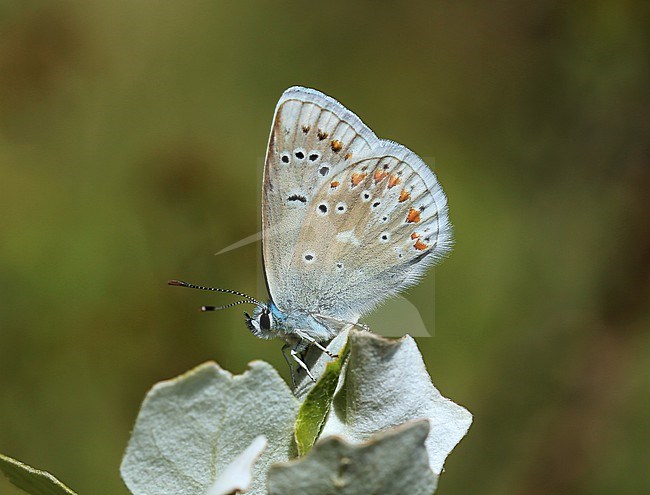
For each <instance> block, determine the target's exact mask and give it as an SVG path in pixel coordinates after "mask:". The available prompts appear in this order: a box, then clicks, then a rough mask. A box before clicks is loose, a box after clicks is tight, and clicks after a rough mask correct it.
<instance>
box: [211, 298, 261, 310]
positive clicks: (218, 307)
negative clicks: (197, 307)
mask: <svg viewBox="0 0 650 495" xmlns="http://www.w3.org/2000/svg"><path fill="white" fill-rule="evenodd" d="M240 304H251V301H249V300H248V299H244V300H242V301H235V302H234V303H230V304H224V305H223V306H201V311H204V312H205V311H220V310H222V309H228V308H232V307H233V306H239V305H240Z"/></svg>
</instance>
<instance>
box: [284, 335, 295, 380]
mask: <svg viewBox="0 0 650 495" xmlns="http://www.w3.org/2000/svg"><path fill="white" fill-rule="evenodd" d="M289 347H291V346H290V345H289V344H284V345H283V346H282V357H283V358H284V360H285V361H286V362H287V364H288V365H289V373H291V382H292V383H293V388H296V375H295V373H294V372H293V363H292V362H291V359H289V356H287V353H286V352H285V351H286V350H287V349H288V348H289Z"/></svg>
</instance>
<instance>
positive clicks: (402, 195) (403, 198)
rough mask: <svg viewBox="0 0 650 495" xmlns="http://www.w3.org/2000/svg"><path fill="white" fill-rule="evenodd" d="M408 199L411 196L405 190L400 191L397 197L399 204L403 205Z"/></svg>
mask: <svg viewBox="0 0 650 495" xmlns="http://www.w3.org/2000/svg"><path fill="white" fill-rule="evenodd" d="M410 197H411V194H410V193H409V192H408V191H407V190H406V189H402V192H401V193H400V195H399V202H400V203H403V202H404V201H406V200H407V199H409V198H410Z"/></svg>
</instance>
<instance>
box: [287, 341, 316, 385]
mask: <svg viewBox="0 0 650 495" xmlns="http://www.w3.org/2000/svg"><path fill="white" fill-rule="evenodd" d="M299 346H300V343H298V344H296V345H295V346H294V347H293V348H292V349H291V357H292V358H293V360H294V361H295V362H296V363H298V365H299V366H300V367H301V368H302V369H304V370H305V373H307V376H308V377H309V378H311V380H312V381H313V382H315V381H316V378H314V375H312V374H311V371H309V368H308V367H307V365H306V364H305V362H304V361H303V360H302V359H300V351H299V350H298V349H300V347H299Z"/></svg>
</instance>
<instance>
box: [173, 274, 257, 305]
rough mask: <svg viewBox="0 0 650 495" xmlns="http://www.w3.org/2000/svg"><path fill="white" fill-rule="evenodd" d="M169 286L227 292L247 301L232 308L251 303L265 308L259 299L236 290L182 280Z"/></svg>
mask: <svg viewBox="0 0 650 495" xmlns="http://www.w3.org/2000/svg"><path fill="white" fill-rule="evenodd" d="M167 285H175V286H177V287H189V288H190V289H200V290H212V291H215V292H225V293H226V294H234V295H236V296H241V297H244V298H246V301H238V302H237V303H233V304H232V306H236V305H237V304H243V303H245V302H249V303H252V304H256V305H257V306H263V304H262V303H261V302H259V301H258V300H257V299H255V298H254V297H251V296H249V295H248V294H244V293H243V292H237V291H236V290H230V289H219V288H216V287H204V286H202V285H196V284H190V283H189V282H183V281H182V280H169V281H167ZM230 306H231V305H230V304H229V305H226V306H215V308H218V309H223V308H224V307H230ZM205 307H206V308H211V307H212V306H205ZM205 311H216V310H212V309H208V310H205Z"/></svg>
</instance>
